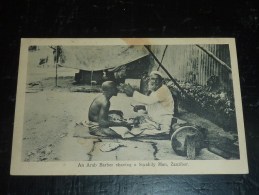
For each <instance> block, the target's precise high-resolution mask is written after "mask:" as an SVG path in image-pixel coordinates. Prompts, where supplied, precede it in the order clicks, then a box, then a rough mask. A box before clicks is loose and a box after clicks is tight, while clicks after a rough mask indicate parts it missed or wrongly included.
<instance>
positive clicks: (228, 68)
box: [196, 44, 232, 72]
mask: <svg viewBox="0 0 259 195" xmlns="http://www.w3.org/2000/svg"><path fill="white" fill-rule="evenodd" d="M196 46H197V47H198V48H200V49H201V50H202V51H204V52H205V53H206V54H208V55H209V56H210V57H211V58H212V59H214V60H215V61H216V62H218V63H219V64H220V65H222V66H223V67H225V68H226V69H227V70H228V71H229V72H232V70H231V68H230V67H229V66H228V65H227V64H226V63H225V62H223V61H222V60H220V59H219V58H218V57H217V56H215V55H214V54H213V53H212V52H210V51H208V50H207V49H205V48H204V47H202V46H200V45H197V44H196Z"/></svg>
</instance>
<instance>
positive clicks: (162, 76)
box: [150, 70, 164, 78]
mask: <svg viewBox="0 0 259 195" xmlns="http://www.w3.org/2000/svg"><path fill="white" fill-rule="evenodd" d="M152 74H156V75H159V76H160V77H161V78H164V75H163V74H162V73H161V72H159V71H157V70H154V71H152V72H151V73H150V75H152Z"/></svg>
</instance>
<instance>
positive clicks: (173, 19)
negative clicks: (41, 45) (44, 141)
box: [0, 0, 259, 194]
mask: <svg viewBox="0 0 259 195" xmlns="http://www.w3.org/2000/svg"><path fill="white" fill-rule="evenodd" d="M258 17H259V9H258V7H257V5H256V4H255V1H251V0H245V1H233V2H228V1H225V2H224V4H222V3H221V2H219V1H212V2H210V1H205V0H200V1H198V2H197V1H187V0H184V1H181V2H178V1H168V2H167V1H165V2H160V1H150V0H148V1H147V0H144V1H141V2H140V1H136V2H134V1H127V2H126V1H117V0H109V1H108V0H107V1H75V0H69V1H65V0H61V1H42V2H41V3H39V2H38V1H30V0H23V1H15V0H13V1H5V2H1V3H0V18H1V19H0V33H1V39H0V45H1V47H0V48H1V49H0V56H1V82H0V83H1V90H2V95H1V101H0V102H1V136H0V162H1V163H0V171H1V176H0V178H1V185H0V186H1V187H0V191H1V194H85V193H87V192H88V193H100V194H105V193H107V194H112V193H113V194H136V193H138V194H188V193H194V194H216V193H217V194H218V193H221V194H257V193H259V178H258V175H259V173H258V172H259V171H258V162H259V132H258V115H259V108H258V107H259V96H258V95H259V94H258V93H259V90H258V85H257V83H258V62H259V60H258V58H259V45H258V43H259V40H258V39H259V36H258V31H259V21H258V20H259V18H258ZM21 37H32V38H33V37H34V38H38V37H42V38H44V37H48V38H49V37H53V38H54V37H70V38H77V37H78V38H80V37H84V38H87V37H165V38H167V37H235V38H236V43H237V55H238V63H239V71H240V81H241V89H242V100H243V109H244V120H245V128H246V137H247V149H248V159H249V169H250V173H249V174H248V175H217V176H216V175H210V176H205V175H203V176H194V175H193V176H87V177H86V176H85V177H84V176H80V177H77V176H68V177H51V176H49V177H26V176H20V177H16V176H10V175H9V171H10V159H11V144H12V132H13V121H14V109H15V94H16V84H17V73H18V63H19V49H20V48H19V47H20V38H21Z"/></svg>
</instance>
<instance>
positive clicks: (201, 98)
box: [166, 81, 236, 131]
mask: <svg viewBox="0 0 259 195" xmlns="http://www.w3.org/2000/svg"><path fill="white" fill-rule="evenodd" d="M166 84H167V86H168V87H169V89H170V90H171V91H172V92H173V91H174V92H175V91H177V92H178V94H179V97H178V100H179V102H180V105H181V106H182V107H183V108H184V109H186V110H188V111H191V112H194V113H196V114H198V115H200V116H202V117H204V118H206V119H209V120H210V121H212V122H214V123H215V124H217V125H219V126H221V127H222V128H223V129H224V130H225V131H236V113H235V106H234V98H233V95H232V94H233V93H232V92H226V91H223V90H222V89H218V90H215V91H211V89H210V88H208V87H207V86H200V85H194V84H190V83H187V82H180V83H179V85H180V86H181V88H182V89H183V90H184V91H185V92H186V93H187V94H188V96H190V97H186V95H184V94H183V93H182V92H181V91H180V90H179V89H178V88H177V87H176V86H175V85H173V84H172V82H170V81H169V82H166Z"/></svg>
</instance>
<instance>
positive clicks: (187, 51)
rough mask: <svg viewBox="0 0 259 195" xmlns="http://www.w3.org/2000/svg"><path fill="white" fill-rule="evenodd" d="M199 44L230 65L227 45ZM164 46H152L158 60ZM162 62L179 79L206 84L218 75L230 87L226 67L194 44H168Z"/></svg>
mask: <svg viewBox="0 0 259 195" xmlns="http://www.w3.org/2000/svg"><path fill="white" fill-rule="evenodd" d="M201 46H202V47H203V48H205V49H207V50H208V51H210V52H212V53H213V54H214V55H215V56H217V57H218V58H219V59H220V60H222V61H223V62H225V63H226V64H227V65H229V66H230V64H231V62H230V53H229V47H228V45H201ZM165 47H166V46H152V50H153V52H154V54H155V55H156V56H157V58H158V59H159V60H161V59H162V56H163V53H164V50H165ZM162 64H163V65H164V66H165V68H166V69H167V70H168V71H169V72H170V73H171V75H172V76H173V77H174V78H176V79H177V80H179V81H187V82H190V83H197V84H200V85H206V83H207V80H208V79H209V78H210V77H211V76H213V75H215V76H219V79H220V82H221V84H222V85H223V87H224V88H225V89H227V90H228V89H230V88H232V82H231V80H230V75H229V72H228V71H227V70H226V68H224V67H223V66H222V65H221V64H219V63H218V62H217V61H216V60H214V59H213V58H212V57H210V56H209V55H208V54H207V53H205V52H204V51H202V50H201V49H200V48H198V47H197V46H196V45H169V46H168V47H167V49H166V52H165V55H164V58H163V62H162Z"/></svg>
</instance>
